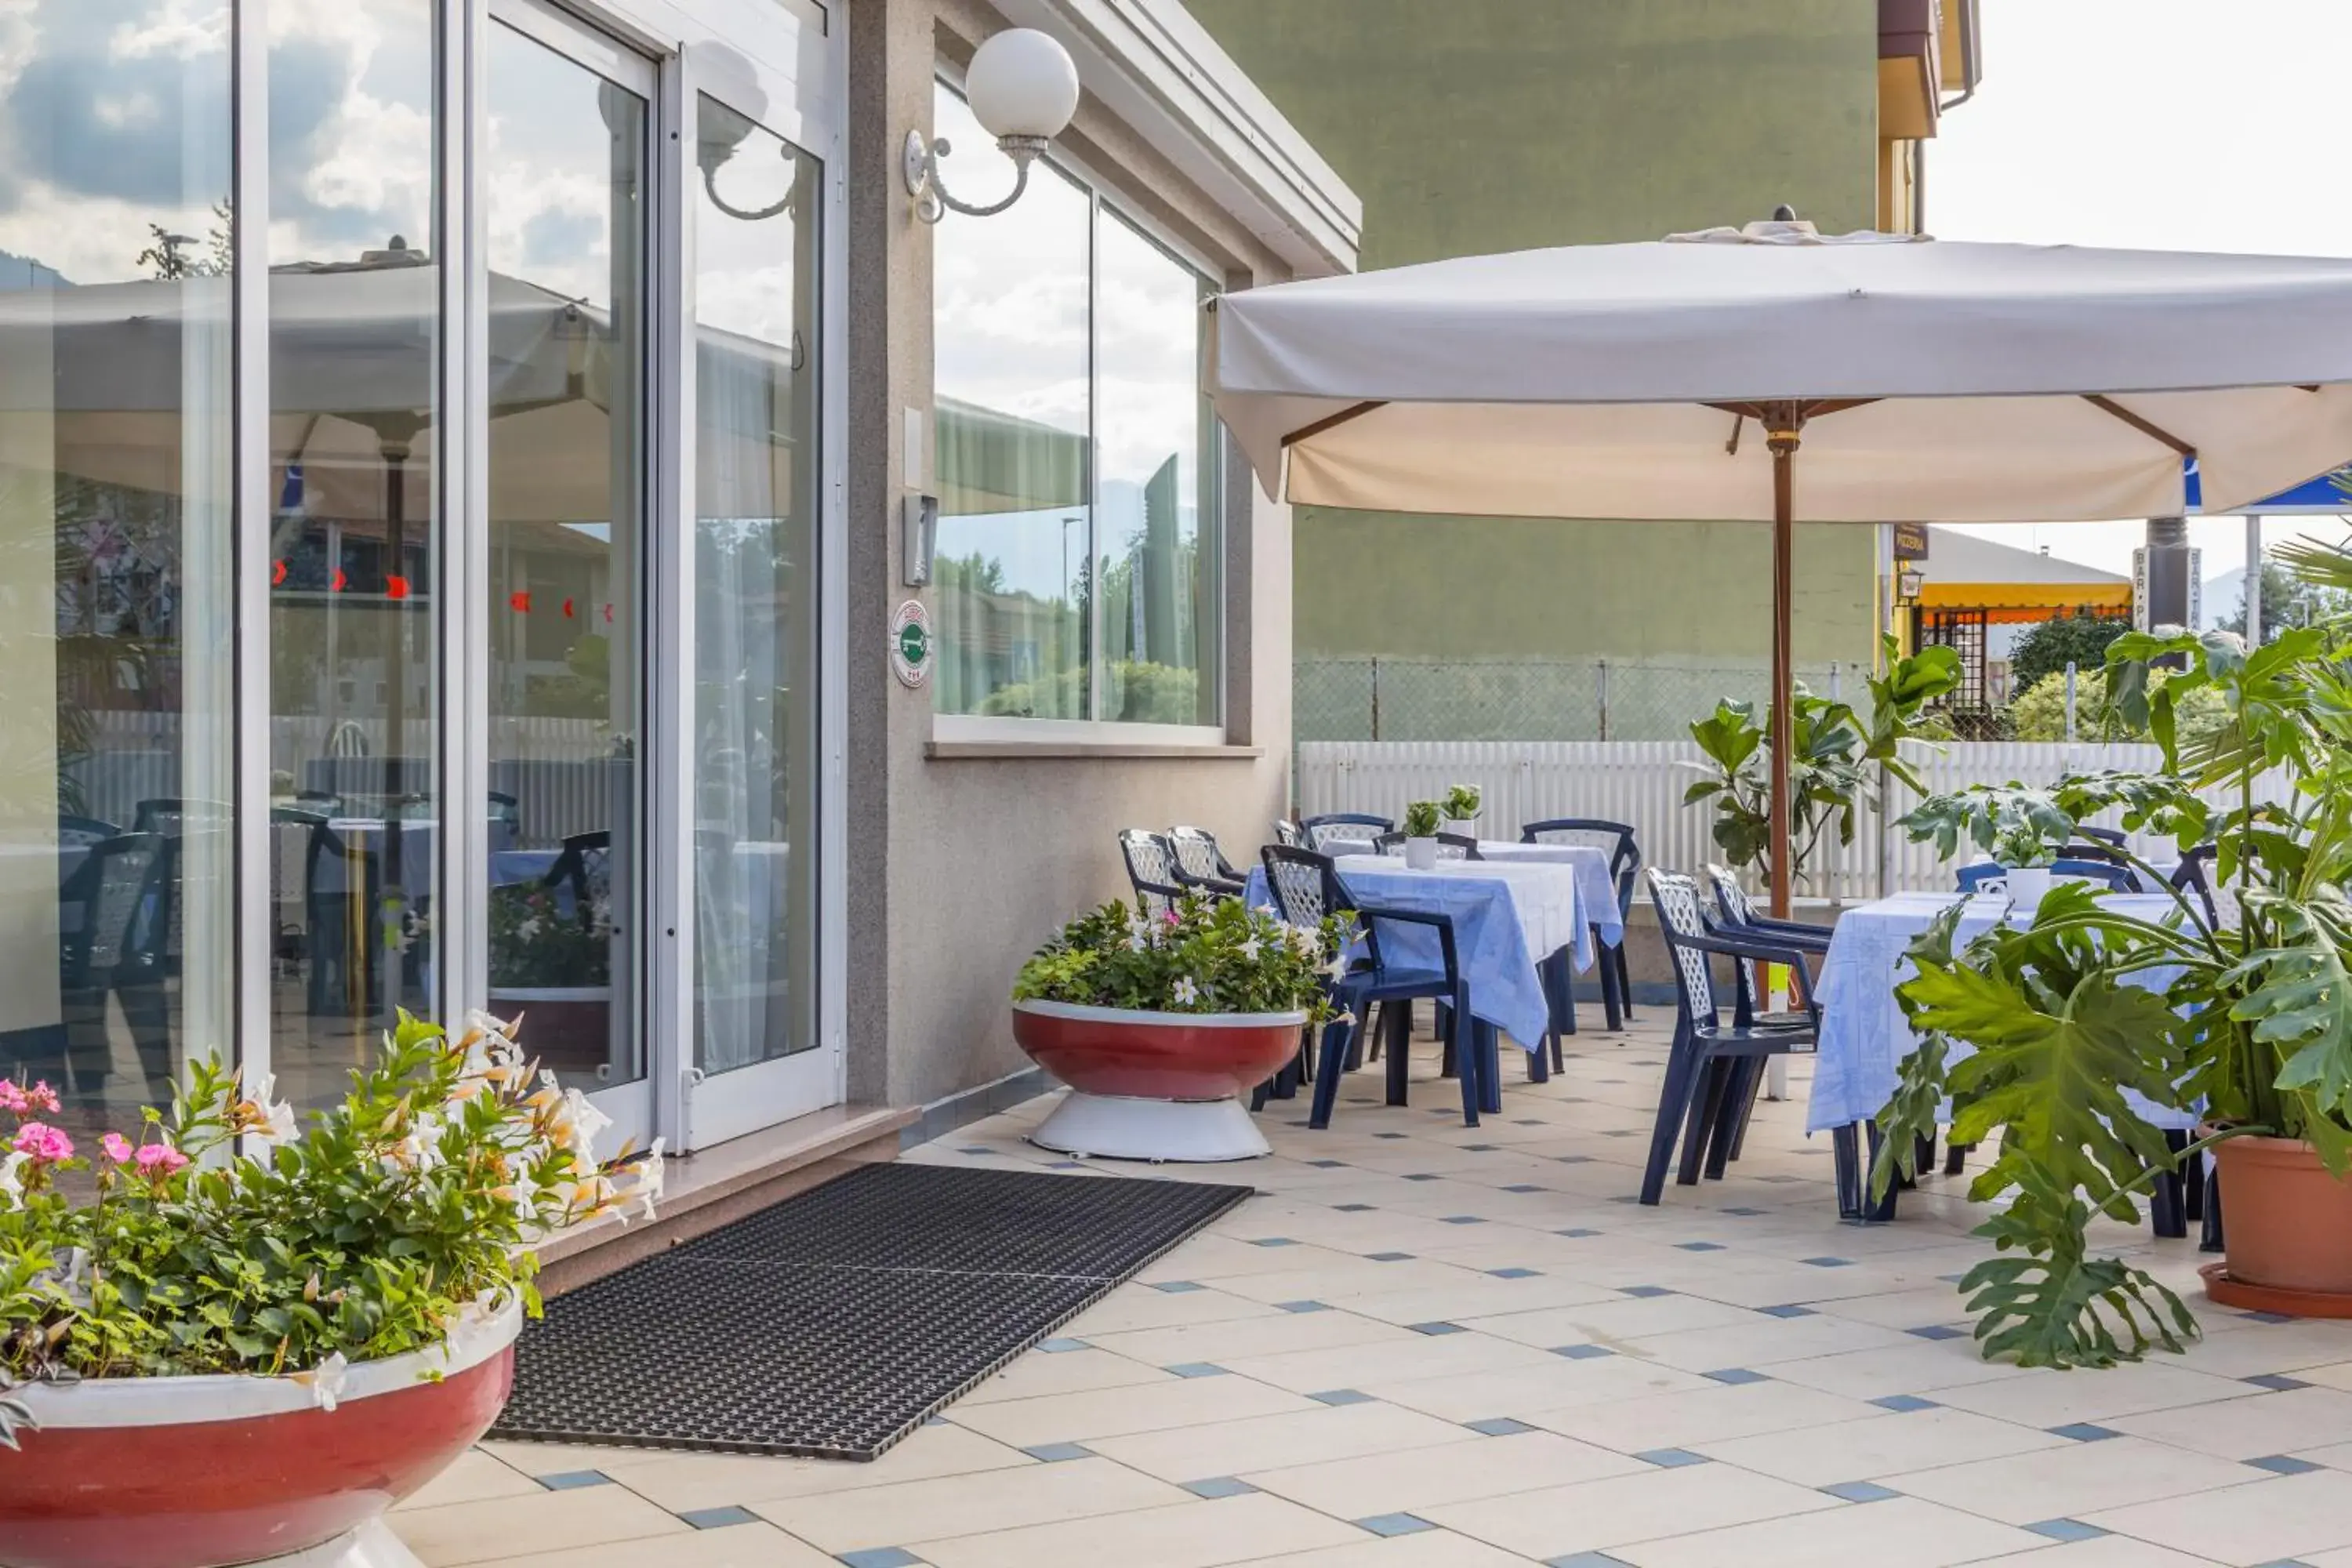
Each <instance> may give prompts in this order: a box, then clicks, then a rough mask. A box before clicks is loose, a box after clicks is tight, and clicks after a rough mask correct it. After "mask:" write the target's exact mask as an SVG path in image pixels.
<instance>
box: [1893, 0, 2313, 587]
mask: <svg viewBox="0 0 2352 1568" xmlns="http://www.w3.org/2000/svg"><path fill="white" fill-rule="evenodd" d="M1981 4H1982V6H1983V14H1984V57H1985V79H1984V85H1983V87H1982V89H1980V90H1979V93H1978V95H1977V97H1976V99H1975V100H1974V101H1972V102H1970V103H1968V104H1966V105H1964V106H1962V107H1961V108H1958V109H1957V110H1953V111H1952V112H1951V113H1950V114H1949V115H1948V116H1947V117H1946V118H1945V120H1944V125H1943V134H1942V135H1941V136H1940V137H1938V138H1937V140H1936V142H1933V143H1932V144H1931V145H1930V146H1929V148H1928V150H1927V226H1928V227H1929V228H1930V229H1931V230H1933V231H1934V232H1935V233H1936V234H1937V235H1938V236H1940V237H1945V238H1949V239H1999V240H2021V241H2068V242H2072V243H2074V244H2078V245H2109V246H2130V247H2150V248H2158V249H2183V250H2230V251H2252V252H2263V253H2270V254H2275V255H2299V256H2352V199H2347V196H2346V195H2345V194H2344V192H2343V189H2342V181H2341V178H2340V174H2339V171H2340V167H2341V161H2342V152H2341V148H2342V145H2343V138H2344V126H2345V113H2344V108H2343V101H2342V95H2343V83H2344V73H2345V70H2346V68H2347V61H2352V4H2347V3H2346V0H2231V3H2229V4H2222V3H2221V0H1981ZM1972 531H1977V532H1983V533H1986V534H1987V535H1989V536H1990V537H1992V538H1995V539H2000V540H2002V541H2004V542H2008V543H2011V544H2020V545H2028V546H2040V545H2047V546H2049V548H2050V552H2051V553H2052V554H2053V555H2061V556H2066V557H2070V558H2072V559H2074V560H2077V561H2081V562H2084V563H2087V564H2090V565H2094V566H2099V567H2104V568H2105V569H2107V570H2109V571H2115V572H2127V571H2129V570H2130V569H2131V552H2132V547H2133V546H2134V545H2136V544H2137V543H2139V542H2140V539H2141V535H2142V531H2143V524H2142V523H2140V522H2139V521H2127V522H2114V523H2066V524H2056V525H2031V526H2029V525H2011V526H2009V527H2006V528H2000V529H1979V530H1972ZM2189 531H2190V542H2192V543H2193V544H2196V545H2198V546H2199V547H2200V548H2201V549H2202V550H2203V551H2204V552H2205V559H2204V570H2205V574H2206V575H2207V576H2209V577H2210V576H2214V575H2217V574H2221V573H2222V572H2225V571H2228V570H2229V569H2231V567H2234V566H2240V565H2242V564H2243V563H2244V538H2245V526H2244V524H2243V523H2242V522H2241V521H2239V520H2237V519H2235V518H2229V519H2216V520H2213V521H2192V522H2191V523H2190V524H2189ZM2294 531H2309V532H2314V533H2317V534H2319V535H2321V536H2322V537H2326V538H2328V539H2330V540H2337V539H2341V538H2343V537H2344V535H2345V532H2346V530H2345V527H2344V526H2343V525H2342V524H2341V523H2338V522H2337V521H2335V520H2334V519H2331V518H2310V519H2296V520H2292V521H2290V520H2286V519H2280V520H2276V521H2273V522H2271V523H2270V524H2268V526H2267V537H2268V538H2269V539H2271V540H2272V541H2273V542H2275V541H2277V540H2278V539H2280V538H2283V537H2284V536H2285V535H2287V534H2288V533H2290V532H2294Z"/></svg>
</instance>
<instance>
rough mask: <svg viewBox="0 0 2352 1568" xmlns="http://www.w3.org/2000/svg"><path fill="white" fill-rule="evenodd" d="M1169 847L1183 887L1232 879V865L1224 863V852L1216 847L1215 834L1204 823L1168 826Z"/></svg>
mask: <svg viewBox="0 0 2352 1568" xmlns="http://www.w3.org/2000/svg"><path fill="white" fill-rule="evenodd" d="M1168 849H1169V853H1170V855H1171V857H1173V858H1174V861H1175V869H1176V879H1177V881H1179V882H1181V883H1182V884H1184V885H1185V886H1186V887H1191V886H1192V885H1194V884H1196V883H1207V882H1230V881H1232V880H1234V868H1232V867H1231V866H1229V865H1227V864H1225V857H1224V853H1223V851H1222V850H1220V849H1219V848H1218V847H1217V836H1216V835H1215V834H1213V833H1212V832H1210V831H1209V830H1208V829H1207V828H1205V827H1171V828H1170V829H1169V830H1168Z"/></svg>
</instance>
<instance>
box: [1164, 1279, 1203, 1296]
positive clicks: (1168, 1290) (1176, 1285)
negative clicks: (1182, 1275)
mask: <svg viewBox="0 0 2352 1568" xmlns="http://www.w3.org/2000/svg"><path fill="white" fill-rule="evenodd" d="M1151 1288H1152V1289H1154V1290H1158V1291H1160V1292H1162V1293H1163V1294H1166V1295H1170V1296H1181V1295H1182V1294H1183V1293H1184V1292H1185V1291H1187V1290H1205V1289H1208V1287H1207V1286H1206V1285H1202V1284H1198V1283H1196V1282H1195V1281H1193V1280H1191V1279H1161V1280H1159V1281H1158V1282H1156V1283H1155V1284H1153V1286H1152V1287H1151Z"/></svg>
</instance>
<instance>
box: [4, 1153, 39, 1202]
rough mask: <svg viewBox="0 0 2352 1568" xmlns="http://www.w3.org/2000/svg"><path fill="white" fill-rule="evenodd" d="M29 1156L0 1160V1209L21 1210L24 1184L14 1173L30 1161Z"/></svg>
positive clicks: (14, 1156)
mask: <svg viewBox="0 0 2352 1568" xmlns="http://www.w3.org/2000/svg"><path fill="white" fill-rule="evenodd" d="M31 1158H32V1156H31V1155H29V1154H11V1155H9V1156H8V1157H7V1158H6V1159H5V1160H0V1208H9V1209H13V1208H21V1207H23V1206H24V1203H25V1184H24V1181H23V1179H22V1178H20V1177H19V1176H18V1175H17V1174H16V1173H17V1172H18V1171H19V1170H21V1169H22V1168H23V1167H24V1164H25V1162H26V1161H27V1160H29V1159H31Z"/></svg>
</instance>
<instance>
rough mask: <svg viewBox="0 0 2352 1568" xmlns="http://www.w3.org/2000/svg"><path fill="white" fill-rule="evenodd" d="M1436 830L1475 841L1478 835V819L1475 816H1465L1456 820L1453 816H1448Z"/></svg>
mask: <svg viewBox="0 0 2352 1568" xmlns="http://www.w3.org/2000/svg"><path fill="white" fill-rule="evenodd" d="M1438 831H1439V832H1441V833H1454V834H1459V835H1460V836H1461V837H1465V838H1468V839H1472V840H1474V841H1475V839H1476V838H1477V837H1478V819H1477V818H1476V817H1475V816H1465V817H1463V818H1461V819H1460V820H1459V821H1456V820H1455V819H1454V818H1453V817H1450V816H1449V817H1447V818H1446V819H1445V824H1444V826H1442V827H1440V828H1439V829H1438Z"/></svg>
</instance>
